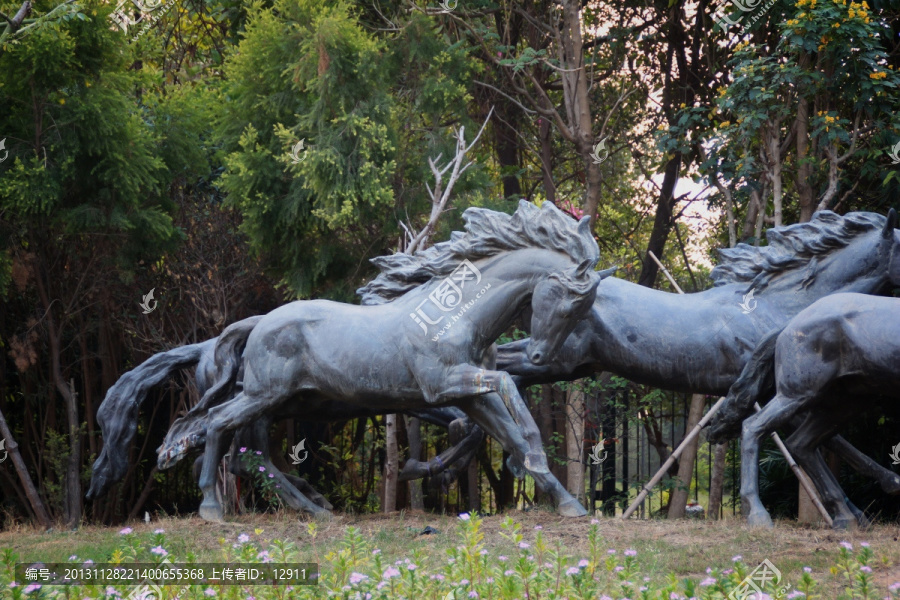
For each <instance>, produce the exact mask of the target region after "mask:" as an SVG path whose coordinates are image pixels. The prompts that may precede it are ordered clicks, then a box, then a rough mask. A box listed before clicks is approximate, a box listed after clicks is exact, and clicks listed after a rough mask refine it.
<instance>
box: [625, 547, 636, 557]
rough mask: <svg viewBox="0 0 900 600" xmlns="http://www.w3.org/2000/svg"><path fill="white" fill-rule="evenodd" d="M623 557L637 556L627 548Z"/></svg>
mask: <svg viewBox="0 0 900 600" xmlns="http://www.w3.org/2000/svg"><path fill="white" fill-rule="evenodd" d="M625 556H637V550H632V549H631V548H629V549H628V550H626V551H625Z"/></svg>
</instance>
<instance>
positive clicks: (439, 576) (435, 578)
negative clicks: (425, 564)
mask: <svg viewBox="0 0 900 600" xmlns="http://www.w3.org/2000/svg"><path fill="white" fill-rule="evenodd" d="M431 578H432V579H434V580H435V581H443V580H445V579H446V577H444V576H443V575H441V574H440V573H438V574H437V575H432V576H431Z"/></svg>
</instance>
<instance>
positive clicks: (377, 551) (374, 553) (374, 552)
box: [372, 548, 381, 556]
mask: <svg viewBox="0 0 900 600" xmlns="http://www.w3.org/2000/svg"><path fill="white" fill-rule="evenodd" d="M379 554H381V550H379V549H378V548H375V549H374V550H372V556H377V555H379Z"/></svg>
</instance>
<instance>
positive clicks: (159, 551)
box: [150, 546, 169, 556]
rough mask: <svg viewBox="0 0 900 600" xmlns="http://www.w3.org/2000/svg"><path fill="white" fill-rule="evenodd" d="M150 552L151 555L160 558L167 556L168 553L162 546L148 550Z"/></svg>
mask: <svg viewBox="0 0 900 600" xmlns="http://www.w3.org/2000/svg"><path fill="white" fill-rule="evenodd" d="M150 552H152V553H153V554H159V555H160V556H167V555H168V554H169V553H168V552H166V549H165V548H163V547H162V546H156V547H154V548H150Z"/></svg>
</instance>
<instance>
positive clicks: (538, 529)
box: [534, 525, 543, 531]
mask: <svg viewBox="0 0 900 600" xmlns="http://www.w3.org/2000/svg"><path fill="white" fill-rule="evenodd" d="M541 529H543V527H542V526H540V525H535V526H534V530H535V531H540V530H541Z"/></svg>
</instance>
